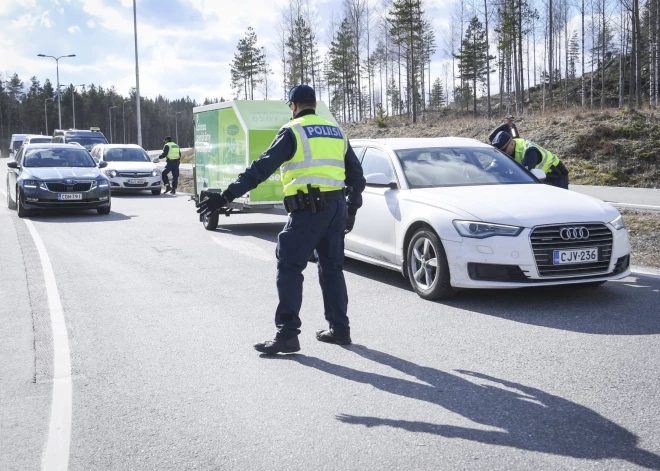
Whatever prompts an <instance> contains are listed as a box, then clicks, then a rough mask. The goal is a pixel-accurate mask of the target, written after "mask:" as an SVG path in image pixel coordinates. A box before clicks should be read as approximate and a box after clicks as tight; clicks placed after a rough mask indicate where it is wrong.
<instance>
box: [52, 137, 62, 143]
mask: <svg viewBox="0 0 660 471" xmlns="http://www.w3.org/2000/svg"><path fill="white" fill-rule="evenodd" d="M53 142H54V143H61V142H62V136H55V137H54V138H53Z"/></svg>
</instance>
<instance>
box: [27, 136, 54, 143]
mask: <svg viewBox="0 0 660 471" xmlns="http://www.w3.org/2000/svg"><path fill="white" fill-rule="evenodd" d="M52 140H53V138H52V137H31V138H30V144H44V143H46V142H50V141H52Z"/></svg>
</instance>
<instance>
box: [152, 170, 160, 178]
mask: <svg viewBox="0 0 660 471" xmlns="http://www.w3.org/2000/svg"><path fill="white" fill-rule="evenodd" d="M151 176H152V177H159V176H160V170H158V169H157V168H155V169H153V170H152V171H151Z"/></svg>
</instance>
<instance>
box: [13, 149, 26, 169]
mask: <svg viewBox="0 0 660 471" xmlns="http://www.w3.org/2000/svg"><path fill="white" fill-rule="evenodd" d="M24 150H25V149H21V150H20V151H19V152H18V154H16V158H15V160H16V162H18V165H19V166H20V165H21V160H23V152H24Z"/></svg>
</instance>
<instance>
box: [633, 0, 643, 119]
mask: <svg viewBox="0 0 660 471" xmlns="http://www.w3.org/2000/svg"><path fill="white" fill-rule="evenodd" d="M633 5H634V8H635V15H634V18H633V21H634V22H635V42H636V43H637V47H636V48H635V67H636V70H635V72H636V73H635V92H636V97H637V107H638V108H641V107H642V57H641V55H642V26H641V24H640V19H639V0H633Z"/></svg>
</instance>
